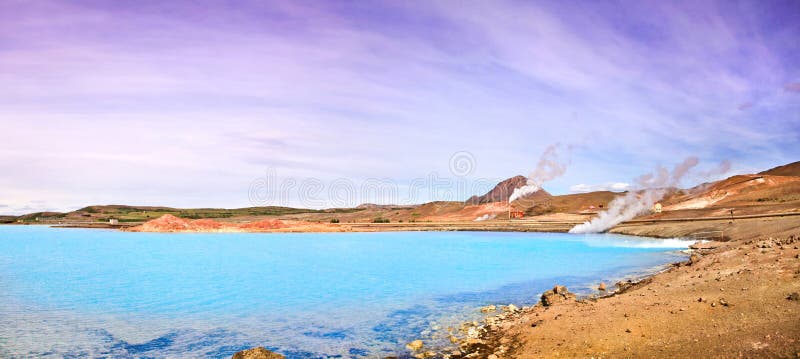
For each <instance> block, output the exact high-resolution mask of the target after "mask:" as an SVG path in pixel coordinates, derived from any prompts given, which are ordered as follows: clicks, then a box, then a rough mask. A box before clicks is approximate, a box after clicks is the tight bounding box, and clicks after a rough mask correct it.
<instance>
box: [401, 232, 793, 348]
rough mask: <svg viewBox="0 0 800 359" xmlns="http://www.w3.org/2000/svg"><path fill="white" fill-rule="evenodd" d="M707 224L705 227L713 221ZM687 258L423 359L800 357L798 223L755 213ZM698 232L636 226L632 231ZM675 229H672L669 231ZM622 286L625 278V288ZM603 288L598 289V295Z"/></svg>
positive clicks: (504, 320) (512, 320)
mask: <svg viewBox="0 0 800 359" xmlns="http://www.w3.org/2000/svg"><path fill="white" fill-rule="evenodd" d="M709 225H710V224H709V223H706V224H704V225H703V226H709ZM710 226H711V228H718V227H720V226H724V227H725V229H727V234H726V235H725V237H726V240H727V241H724V242H709V243H707V244H705V245H702V246H700V247H701V248H699V249H697V250H695V252H694V253H693V254H694V255H693V257H692V259H691V260H690V261H689V262H687V263H681V264H676V265H675V266H673V267H672V268H670V269H669V270H667V271H664V272H662V273H660V274H657V275H654V276H652V277H649V278H647V279H645V280H644V281H642V282H641V283H639V284H636V285H632V286H627V287H628V288H626V289H625V290H624V291H620V290H619V289H620V288H619V287H615V286H614V285H612V284H609V285H608V290H609V292H611V291H612V290H617V292H616V293H614V292H611V293H606V295H607V296H606V297H604V298H599V299H584V300H578V301H576V300H572V299H567V300H564V301H563V302H561V303H556V304H554V305H551V306H547V307H545V306H542V305H537V306H534V307H530V308H524V309H522V310H518V311H515V312H513V313H504V314H500V315H498V316H494V317H489V318H487V319H486V320H485V321H484V323H481V324H480V325H479V326H477V327H474V329H471V330H470V329H469V328H470V327H471V326H470V325H466V327H465V330H462V331H459V333H458V334H457V337H458V340H457V341H456V343H454V345H453V347H451V348H445V349H444V350H439V351H438V352H426V351H425V349H421V350H420V351H417V352H416V353H415V355H416V356H417V357H420V358H422V357H430V356H435V357H447V358H491V359H495V358H553V357H567V358H573V357H581V358H590V357H594V358H606V357H608V358H616V357H658V358H676V357H679V358H680V357H684V358H685V357H712V358H731V357H792V358H794V357H800V298H798V297H797V296H798V294H796V293H798V292H800V249H798V247H800V221H798V219H797V218H796V217H794V218H770V219H751V220H740V221H734V223H729V222H726V223H724V224H711V225H710ZM699 229H709V228H696V227H692V226H686V225H685V224H684V223H676V224H672V225H669V224H664V223H661V224H657V225H647V224H638V225H632V226H625V227H620V228H617V229H615V232H622V233H628V234H640V235H641V234H648V235H652V233H659V234H664V233H665V232H666V233H679V232H687V233H694V232H696V231H698V230H699ZM670 235H672V234H670ZM623 286H625V285H623ZM599 293H602V292H599Z"/></svg>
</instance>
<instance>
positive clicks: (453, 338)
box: [447, 334, 458, 344]
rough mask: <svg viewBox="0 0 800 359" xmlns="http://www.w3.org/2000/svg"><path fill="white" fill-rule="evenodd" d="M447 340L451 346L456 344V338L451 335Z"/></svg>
mask: <svg viewBox="0 0 800 359" xmlns="http://www.w3.org/2000/svg"><path fill="white" fill-rule="evenodd" d="M447 340H449V341H450V343H453V344H455V343H458V338H456V336H455V335H452V334H450V336H448V337H447Z"/></svg>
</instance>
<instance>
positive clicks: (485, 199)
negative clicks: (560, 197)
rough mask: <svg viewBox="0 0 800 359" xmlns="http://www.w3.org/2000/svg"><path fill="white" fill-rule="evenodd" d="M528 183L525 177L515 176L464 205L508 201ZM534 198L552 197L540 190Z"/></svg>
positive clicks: (472, 198) (470, 199) (471, 198)
mask: <svg viewBox="0 0 800 359" xmlns="http://www.w3.org/2000/svg"><path fill="white" fill-rule="evenodd" d="M527 182H528V179H527V178H525V176H514V177H511V178H509V179H506V180H504V181H502V182H500V183H498V184H497V185H496V186H494V188H492V189H491V190H490V191H489V192H486V194H484V195H482V196H472V197H470V198H469V199H468V200H466V201H465V202H464V203H465V204H467V205H475V204H483V203H492V202H503V201H507V200H508V197H510V196H511V194H512V193H514V190H515V189H517V188H520V187H522V186H524V185H525V184H526V183H527ZM533 196H535V197H541V196H550V194H549V193H547V191H545V190H539V191H538V192H536V193H534V194H533Z"/></svg>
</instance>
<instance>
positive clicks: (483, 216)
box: [474, 213, 497, 222]
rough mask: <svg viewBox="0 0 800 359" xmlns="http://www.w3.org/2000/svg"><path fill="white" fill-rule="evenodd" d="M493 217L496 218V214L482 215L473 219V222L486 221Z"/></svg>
mask: <svg viewBox="0 0 800 359" xmlns="http://www.w3.org/2000/svg"><path fill="white" fill-rule="evenodd" d="M495 217H497V215H496V214H488V213H487V214H484V215H482V216H480V217H478V218H475V220H474V221H475V222H481V221H488V220H490V219H494V218H495Z"/></svg>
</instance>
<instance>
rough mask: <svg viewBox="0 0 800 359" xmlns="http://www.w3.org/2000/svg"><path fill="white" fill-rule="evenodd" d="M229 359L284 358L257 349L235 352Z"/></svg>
mask: <svg viewBox="0 0 800 359" xmlns="http://www.w3.org/2000/svg"><path fill="white" fill-rule="evenodd" d="M231 359H286V357H285V356H283V355H280V354H278V353H273V352H271V351H269V350H267V349H266V348H264V347H257V348H251V349H247V350H242V351H240V352H237V353H236V354H233V357H231Z"/></svg>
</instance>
